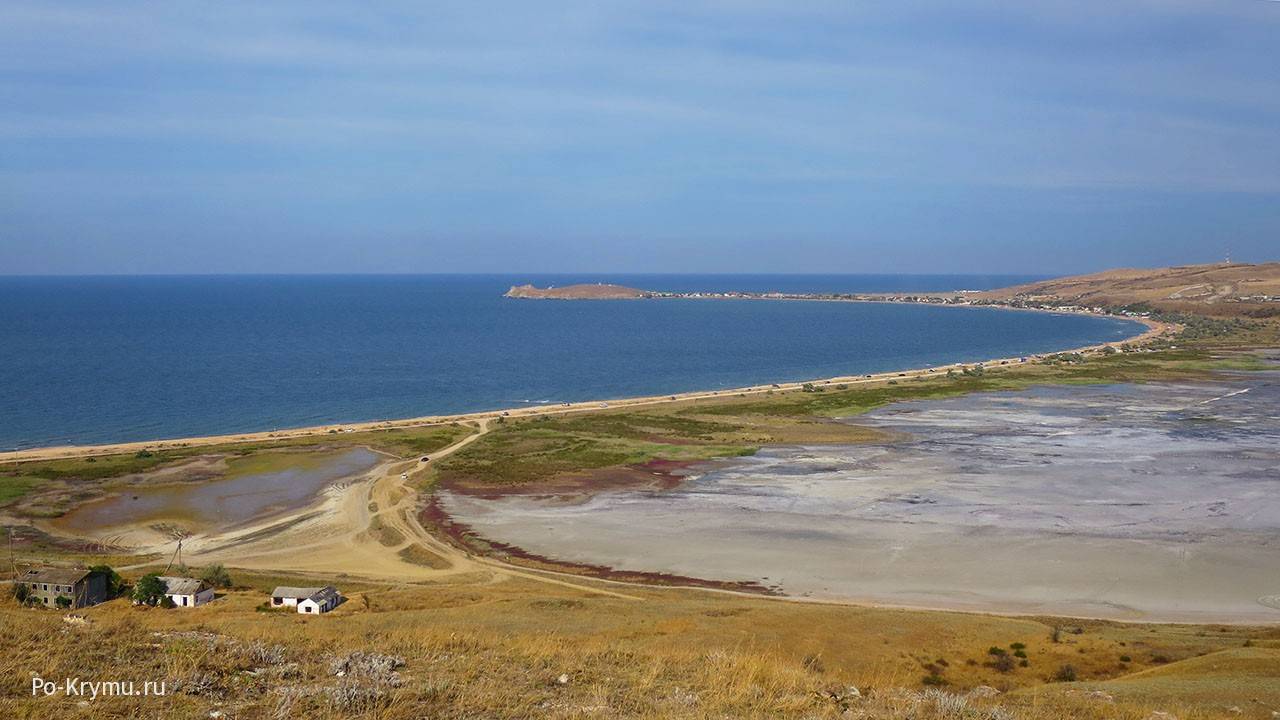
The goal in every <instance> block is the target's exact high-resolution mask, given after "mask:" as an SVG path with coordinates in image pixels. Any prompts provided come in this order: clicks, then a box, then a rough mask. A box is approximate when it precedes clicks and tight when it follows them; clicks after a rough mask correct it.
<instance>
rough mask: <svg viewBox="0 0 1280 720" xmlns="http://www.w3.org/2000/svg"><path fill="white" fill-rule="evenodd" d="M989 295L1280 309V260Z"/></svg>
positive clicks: (1074, 280) (1230, 310)
mask: <svg viewBox="0 0 1280 720" xmlns="http://www.w3.org/2000/svg"><path fill="white" fill-rule="evenodd" d="M979 297H983V298H987V299H992V300H1013V299H1020V300H1036V301H1046V300H1056V301H1062V302H1070V303H1075V304H1079V305H1087V306H1102V305H1128V304H1132V303H1147V304H1149V305H1151V306H1152V307H1155V308H1159V309H1162V310H1182V311H1194V312H1198V313H1202V314H1213V315H1249V316H1255V317H1262V316H1267V315H1268V314H1280V262H1272V263H1263V264H1259V265H1249V264H1243V263H1218V264H1214V265H1183V266H1178V267H1169V268H1156V269H1149V270H1148V269H1132V268H1125V269H1119V270H1107V271H1104V272H1100V273H1094V274H1092V275H1077V276H1073V277H1065V278H1058V279H1055V280H1045V281H1043V282H1036V283H1028V284H1026V285H1016V286H1014V287H1009V288H1003V289H1000V290H992V291H989V292H986V293H982V294H981V295H979Z"/></svg>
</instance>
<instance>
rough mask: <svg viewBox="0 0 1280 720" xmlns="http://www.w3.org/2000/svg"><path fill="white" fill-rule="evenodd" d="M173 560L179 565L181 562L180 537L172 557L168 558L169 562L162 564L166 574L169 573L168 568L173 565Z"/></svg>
mask: <svg viewBox="0 0 1280 720" xmlns="http://www.w3.org/2000/svg"><path fill="white" fill-rule="evenodd" d="M175 560H176V561H177V562H178V564H179V565H181V564H182V538H178V547H177V548H176V549H175V550H174V551H173V557H171V558H169V564H168V565H165V566H164V572H165V574H166V575H167V574H168V573H169V568H171V567H173V563H174V561H175Z"/></svg>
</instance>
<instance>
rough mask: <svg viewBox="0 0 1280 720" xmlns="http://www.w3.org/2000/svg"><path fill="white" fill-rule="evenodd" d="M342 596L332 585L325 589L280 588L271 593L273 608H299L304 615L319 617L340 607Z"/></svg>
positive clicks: (326, 586)
mask: <svg viewBox="0 0 1280 720" xmlns="http://www.w3.org/2000/svg"><path fill="white" fill-rule="evenodd" d="M340 602H342V596H341V595H340V594H338V590H337V588H335V587H334V586H332V585H325V586H324V587H311V588H300V587H278V588H276V589H275V590H272V591H271V607H273V608H280V607H291V608H297V610H298V612H299V613H300V614H303V615H319V614H320V613H327V612H329V611H330V610H332V609H334V608H336V607H338V603H340Z"/></svg>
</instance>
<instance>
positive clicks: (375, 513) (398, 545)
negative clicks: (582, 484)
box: [147, 420, 639, 600]
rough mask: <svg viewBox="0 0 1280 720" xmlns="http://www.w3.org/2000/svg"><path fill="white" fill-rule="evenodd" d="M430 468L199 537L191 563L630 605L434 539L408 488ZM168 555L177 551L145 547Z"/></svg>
mask: <svg viewBox="0 0 1280 720" xmlns="http://www.w3.org/2000/svg"><path fill="white" fill-rule="evenodd" d="M488 431H489V421H488V420H482V421H481V422H480V428H479V430H478V431H477V432H476V433H473V434H472V435H469V436H467V437H466V438H463V439H462V440H460V441H459V442H457V443H455V444H453V445H450V446H449V447H446V448H444V449H442V450H438V451H436V452H435V453H433V454H432V456H431V458H432V461H433V462H434V461H436V460H438V459H440V458H443V457H447V456H448V455H450V454H452V453H455V452H457V451H458V450H461V449H462V448H464V447H466V446H467V445H469V444H471V443H473V442H475V441H476V440H478V439H479V438H481V437H482V436H484V434H485V433H487V432H488ZM427 467H428V463H425V462H422V461H420V460H407V461H406V460H392V461H388V462H385V463H381V464H379V465H378V466H377V467H375V468H374V469H372V470H371V471H369V472H368V473H366V474H365V475H364V476H362V477H360V478H358V479H356V480H354V481H352V482H350V483H347V484H345V485H342V486H335V487H333V488H330V489H329V490H328V491H327V492H326V493H325V496H324V498H323V500H322V501H321V502H320V503H319V505H318V506H312V507H309V508H306V509H304V510H301V511H299V512H297V513H294V514H292V515H290V516H288V517H285V518H274V519H272V520H270V521H267V522H264V523H262V524H260V525H255V526H251V527H247V528H238V529H236V530H234V531H232V532H228V533H224V534H217V535H207V536H200V535H197V536H194V537H191V538H187V539H186V540H184V541H183V560H184V561H185V562H187V563H189V564H197V565H204V564H208V563H214V562H217V563H223V564H226V565H228V566H231V567H238V568H245V569H252V570H272V571H288V572H298V573H304V574H315V575H316V576H318V577H321V576H323V577H326V578H332V577H334V576H339V575H345V576H351V577H359V578H363V579H369V580H378V581H388V582H393V583H418V582H431V581H438V580H444V579H451V580H462V579H466V578H465V576H472V578H473V579H474V580H475V581H477V582H500V581H502V580H505V579H507V578H511V577H521V578H526V579H530V580H536V581H538V582H545V583H551V584H554V585H560V586H564V587H571V588H575V589H578V590H582V591H584V592H589V593H595V594H601V595H609V596H612V597H618V598H625V599H631V600H635V599H639V598H636V597H633V596H631V595H627V594H625V593H621V592H615V591H612V590H605V589H602V588H599V587H594V586H591V585H586V584H582V583H580V582H575V581H573V580H572V579H567V578H563V577H552V576H549V575H547V574H543V573H538V572H532V571H527V570H523V569H519V568H515V567H511V566H509V565H506V564H504V563H501V562H498V561H495V560H490V559H487V558H479V557H475V556H472V555H469V554H467V553H465V552H463V551H461V550H459V549H458V548H455V547H453V546H452V545H449V544H448V543H444V542H441V541H440V540H438V539H437V538H435V537H434V536H432V535H431V534H430V533H429V532H427V530H426V529H425V528H423V527H422V524H421V523H420V522H419V521H418V517H417V515H418V509H419V505H418V494H417V492H416V491H414V490H413V489H412V488H410V487H409V482H410V480H412V479H413V477H414V475H415V474H417V473H421V472H425V471H426V469H427ZM147 550H148V551H151V552H155V553H159V554H161V555H169V554H171V553H172V551H173V546H172V545H169V546H167V547H166V546H157V547H154V548H147Z"/></svg>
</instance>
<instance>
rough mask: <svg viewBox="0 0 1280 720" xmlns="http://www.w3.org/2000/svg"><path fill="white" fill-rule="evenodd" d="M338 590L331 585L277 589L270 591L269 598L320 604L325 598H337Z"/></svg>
mask: <svg viewBox="0 0 1280 720" xmlns="http://www.w3.org/2000/svg"><path fill="white" fill-rule="evenodd" d="M337 595H338V590H337V588H335V587H334V586H332V585H325V586H324V587H309V588H304V587H278V588H276V589H275V590H272V591H271V597H278V598H293V599H294V600H315V601H316V602H320V601H321V600H324V599H326V598H331V597H337Z"/></svg>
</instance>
